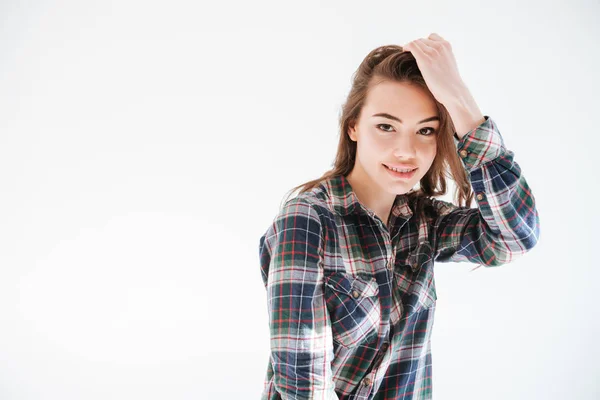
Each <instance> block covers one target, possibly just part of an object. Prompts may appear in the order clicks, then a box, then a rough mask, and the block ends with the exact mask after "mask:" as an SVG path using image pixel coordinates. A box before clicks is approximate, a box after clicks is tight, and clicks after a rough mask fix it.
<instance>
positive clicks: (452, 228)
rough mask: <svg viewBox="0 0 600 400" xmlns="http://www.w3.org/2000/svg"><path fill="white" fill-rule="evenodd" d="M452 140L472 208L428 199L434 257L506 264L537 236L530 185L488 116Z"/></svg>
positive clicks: (530, 244) (538, 231)
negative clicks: (467, 181) (433, 214)
mask: <svg viewBox="0 0 600 400" xmlns="http://www.w3.org/2000/svg"><path fill="white" fill-rule="evenodd" d="M454 142H455V144H456V149H457V152H458V154H459V156H460V158H461V160H462V161H463V165H464V167H465V170H466V172H467V176H468V177H469V179H470V181H471V186H472V188H473V192H474V195H475V201H476V202H477V206H478V207H477V208H469V207H458V206H456V205H454V204H452V203H449V202H446V201H442V200H439V199H432V202H433V206H434V209H435V210H436V214H437V217H436V218H435V220H434V223H433V231H434V232H435V241H436V244H435V248H436V255H435V260H436V261H440V262H462V261H469V262H473V263H478V264H483V265H484V266H499V265H503V264H506V263H509V262H511V261H513V260H514V259H516V258H517V257H519V256H520V255H522V254H524V253H526V252H527V251H529V250H530V249H532V248H533V247H534V246H535V244H536V243H537V241H538V239H539V236H540V219H539V214H538V211H537V208H536V204H535V198H534V196H533V193H532V191H531V188H530V187H529V185H528V183H527V181H526V180H525V177H524V176H523V174H522V172H521V168H520V166H519V164H518V163H517V162H516V161H515V160H514V152H512V151H511V150H508V149H507V148H506V146H505V145H504V140H503V138H502V136H501V134H500V131H499V130H498V127H497V125H496V124H495V122H494V121H493V120H492V119H491V118H490V117H489V116H487V115H486V116H485V121H484V122H482V123H481V124H480V125H479V126H478V127H477V128H475V129H473V130H472V131H470V132H468V133H467V134H466V135H465V136H463V137H462V138H461V139H458V138H457V137H456V136H455V137H454Z"/></svg>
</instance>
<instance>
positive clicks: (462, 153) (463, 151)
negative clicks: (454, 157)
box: [460, 150, 469, 158]
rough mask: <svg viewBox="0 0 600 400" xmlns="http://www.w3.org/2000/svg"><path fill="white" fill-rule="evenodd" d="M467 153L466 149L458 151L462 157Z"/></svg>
mask: <svg viewBox="0 0 600 400" xmlns="http://www.w3.org/2000/svg"><path fill="white" fill-rule="evenodd" d="M467 154H469V153H467V151H466V150H461V151H460V155H461V156H462V158H465V157H466V156H467Z"/></svg>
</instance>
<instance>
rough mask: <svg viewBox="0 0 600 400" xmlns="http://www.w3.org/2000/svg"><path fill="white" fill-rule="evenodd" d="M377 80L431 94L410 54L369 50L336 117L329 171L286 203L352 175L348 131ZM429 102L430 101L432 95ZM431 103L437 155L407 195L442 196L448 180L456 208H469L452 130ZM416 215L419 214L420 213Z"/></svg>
mask: <svg viewBox="0 0 600 400" xmlns="http://www.w3.org/2000/svg"><path fill="white" fill-rule="evenodd" d="M381 80H389V81H395V82H403V83H410V84H414V85H418V86H420V87H422V88H424V89H425V90H426V91H427V92H428V93H429V94H430V95H431V91H429V88H428V87H427V85H426V83H425V80H424V79H423V76H422V75H421V71H420V70H419V68H418V66H417V62H416V60H415V58H414V56H413V55H412V53H411V52H409V51H404V50H403V49H402V46H399V45H386V46H380V47H377V48H376V49H374V50H372V51H371V52H370V53H369V54H368V55H367V56H366V57H365V58H364V60H363V61H362V62H361V64H360V65H359V67H358V69H357V70H356V71H355V72H354V74H353V76H352V86H351V89H350V92H349V93H348V97H347V98H346V101H345V103H344V104H343V106H342V109H341V115H340V116H339V127H340V131H339V135H340V137H339V142H338V148H337V153H336V155H335V160H334V162H333V168H332V169H331V170H329V171H327V172H325V173H324V174H323V175H322V176H321V177H320V178H317V179H314V180H311V181H308V182H305V183H303V184H301V185H298V186H296V187H294V188H292V189H291V191H290V194H288V197H287V198H286V201H287V200H289V197H290V196H291V194H292V193H293V192H295V191H296V190H298V189H300V191H299V192H298V194H300V193H303V192H307V191H309V190H311V189H313V188H314V187H316V186H318V185H319V184H320V183H321V182H322V181H324V180H326V179H328V178H330V177H332V176H336V175H344V176H347V175H348V174H349V173H350V172H351V171H352V168H354V162H355V159H356V142H354V141H352V140H350V137H349V136H348V128H349V127H350V126H352V125H353V124H354V123H355V122H356V121H357V120H358V117H359V116H360V112H361V110H362V108H363V105H364V103H365V99H366V98H367V93H368V91H369V88H370V87H371V86H373V84H374V83H379V82H381ZM432 98H434V97H433V95H432ZM434 101H435V103H436V106H437V109H438V112H439V115H440V129H439V131H438V134H437V153H436V156H435V158H434V160H433V163H432V165H431V167H430V168H429V171H428V172H427V173H426V174H425V175H424V176H423V178H421V180H420V182H419V184H420V188H419V189H418V190H415V191H410V192H409V193H407V195H408V196H411V198H412V196H421V197H423V196H424V197H428V196H434V197H435V196H442V195H444V194H446V191H447V188H446V178H450V179H452V180H453V181H454V182H455V184H456V190H455V194H454V197H455V201H456V204H457V205H459V206H465V205H466V206H470V205H471V202H472V200H473V191H472V189H471V184H470V181H469V179H468V177H467V174H466V171H465V168H464V166H463V164H462V161H461V160H460V158H459V157H458V155H457V152H456V145H455V144H454V132H455V130H454V125H453V124H452V119H451V118H450V115H449V114H448V111H447V110H446V108H445V107H444V106H443V104H441V103H440V102H438V101H437V100H435V98H434ZM448 171H450V175H448ZM417 200H418V199H417ZM418 203H421V202H418ZM416 211H417V212H421V210H420V209H419V210H416Z"/></svg>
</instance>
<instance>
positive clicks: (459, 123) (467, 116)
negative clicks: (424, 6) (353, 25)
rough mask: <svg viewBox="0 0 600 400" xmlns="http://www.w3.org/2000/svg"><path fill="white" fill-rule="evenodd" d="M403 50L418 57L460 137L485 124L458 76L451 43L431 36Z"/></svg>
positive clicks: (434, 34) (426, 78)
mask: <svg viewBox="0 0 600 400" xmlns="http://www.w3.org/2000/svg"><path fill="white" fill-rule="evenodd" d="M402 48H403V49H404V50H405V51H410V52H411V53H412V55H413V56H414V57H415V60H416V61H417V66H418V67H419V70H420V71H421V74H422V75H423V79H425V83H426V84H427V87H428V88H429V91H430V92H431V94H433V96H434V97H435V98H436V100H437V101H439V102H440V103H442V104H443V105H444V106H445V107H446V109H447V110H448V112H449V113H450V116H451V118H452V122H453V124H454V127H455V128H456V134H457V136H458V137H459V138H462V137H463V136H464V135H465V134H467V133H468V132H469V131H471V130H472V129H475V128H476V127H477V126H479V124H481V123H482V122H484V121H485V118H484V116H483V114H482V113H481V111H480V110H479V107H477V104H476V103H475V100H474V99H473V97H472V96H471V93H470V92H469V89H468V88H467V86H466V85H465V83H464V82H463V80H462V78H461V76H460V74H459V73H458V66H457V64H456V59H455V58H454V54H453V53H452V47H451V46H450V43H449V42H448V41H446V40H444V38H442V37H441V36H440V35H438V34H437V33H432V34H431V35H429V37H428V38H427V39H416V40H413V41H412V42H408V43H407V44H405V45H404V46H402Z"/></svg>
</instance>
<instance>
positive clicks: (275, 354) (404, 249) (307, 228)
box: [259, 115, 540, 400]
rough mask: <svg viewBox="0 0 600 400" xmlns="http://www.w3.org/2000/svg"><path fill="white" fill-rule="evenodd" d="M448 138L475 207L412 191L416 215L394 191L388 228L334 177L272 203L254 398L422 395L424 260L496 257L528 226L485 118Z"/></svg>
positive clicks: (512, 247)
mask: <svg viewBox="0 0 600 400" xmlns="http://www.w3.org/2000/svg"><path fill="white" fill-rule="evenodd" d="M454 140H455V144H456V146H457V151H458V154H459V155H460V158H461V160H462V161H463V164H464V167H465V168H466V171H467V175H468V176H470V181H471V185H472V187H473V190H474V193H475V198H476V199H477V204H478V208H467V207H457V206H456V205H454V204H452V203H449V202H445V201H442V200H439V199H434V198H430V197H421V198H422V199H425V201H426V206H425V208H424V210H426V212H424V213H423V214H422V215H421V214H420V213H415V214H414V215H413V210H415V208H414V204H412V203H411V201H410V200H408V198H409V197H408V196H406V195H398V196H397V197H396V200H395V203H394V205H393V207H392V210H391V213H390V221H389V227H388V226H386V224H385V223H384V222H383V221H382V220H381V219H380V218H379V217H378V216H377V215H375V214H374V213H373V212H372V211H370V210H369V209H367V208H365V207H364V206H363V205H361V204H360V203H359V201H358V198H357V197H356V195H355V194H354V192H353V191H352V188H351V186H350V184H349V183H348V181H347V180H346V178H345V177H344V176H342V175H338V176H335V177H333V178H329V179H327V180H325V181H324V182H322V183H321V184H320V185H319V186H318V187H316V188H314V189H312V190H311V191H309V192H306V193H302V194H300V195H298V196H297V197H295V198H293V199H291V200H288V201H287V202H286V203H285V205H284V206H283V207H282V209H281V210H280V212H279V214H278V215H277V217H276V218H275V219H274V221H273V223H272V225H271V226H270V227H269V228H268V229H267V231H266V233H265V234H264V235H263V236H262V237H261V238H260V245H259V254H260V264H261V276H262V280H263V282H264V285H265V288H266V291H267V304H268V313H269V329H270V349H271V352H270V357H269V363H268V367H267V372H266V377H265V382H264V390H263V393H262V399H263V400H276V399H314V400H316V399H323V400H331V399H339V400H350V399H353V400H358V399H365V400H366V399H374V400H383V399H413V400H416V399H431V398H432V358H431V347H430V346H431V330H432V327H433V320H434V313H435V303H436V299H437V295H436V290H435V280H434V271H433V265H434V261H437V262H449V261H451V262H462V261H468V262H472V263H479V264H483V265H484V266H485V267H495V266H499V265H503V264H506V263H509V262H510V261H512V260H514V259H515V258H517V257H519V256H521V255H522V254H524V253H526V252H527V251H528V250H529V249H531V248H532V247H533V246H534V245H535V244H536V242H537V240H538V237H539V233H540V232H539V229H540V228H539V216H538V212H537V209H536V207H535V201H534V198H533V194H532V193H531V189H530V188H529V186H528V184H527V182H526V181H525V178H524V177H523V175H522V174H521V169H520V167H519V165H518V164H517V163H516V162H515V161H514V160H513V156H514V153H513V152H512V151H510V150H507V149H506V147H505V146H504V141H503V139H502V136H501V135H500V132H499V131H498V128H497V126H496V124H495V123H494V122H493V121H492V120H491V118H490V117H489V116H487V115H486V116H485V122H483V123H482V124H481V125H479V126H478V127H477V128H475V129H473V130H472V131H470V132H468V134H466V135H465V136H464V137H463V138H462V139H460V140H459V139H458V138H457V137H456V136H455V137H454ZM419 215H421V216H419Z"/></svg>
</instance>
